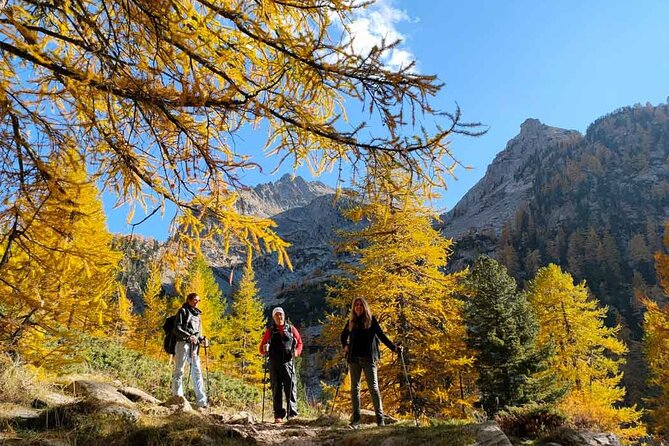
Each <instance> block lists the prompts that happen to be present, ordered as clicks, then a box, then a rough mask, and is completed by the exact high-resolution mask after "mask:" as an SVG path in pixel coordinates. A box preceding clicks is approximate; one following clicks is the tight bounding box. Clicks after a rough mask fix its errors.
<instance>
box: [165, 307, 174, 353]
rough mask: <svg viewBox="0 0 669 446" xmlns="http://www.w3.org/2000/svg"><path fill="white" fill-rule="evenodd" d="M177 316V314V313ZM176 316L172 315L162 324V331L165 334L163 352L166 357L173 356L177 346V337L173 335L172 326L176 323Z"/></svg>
mask: <svg viewBox="0 0 669 446" xmlns="http://www.w3.org/2000/svg"><path fill="white" fill-rule="evenodd" d="M177 314H178V313H177ZM176 320H177V315H176V314H175V315H173V316H170V317H168V318H167V319H165V323H164V324H163V331H164V332H165V338H164V339H163V350H165V353H167V354H168V355H173V354H174V349H175V347H176V345H177V337H176V335H175V334H174V324H175V323H176Z"/></svg>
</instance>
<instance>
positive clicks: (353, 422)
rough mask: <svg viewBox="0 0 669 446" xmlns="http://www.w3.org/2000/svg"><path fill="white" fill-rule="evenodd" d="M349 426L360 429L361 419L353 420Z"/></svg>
mask: <svg viewBox="0 0 669 446" xmlns="http://www.w3.org/2000/svg"><path fill="white" fill-rule="evenodd" d="M348 426H349V427H350V428H351V429H359V428H360V421H351V422H350V423H349V424H348Z"/></svg>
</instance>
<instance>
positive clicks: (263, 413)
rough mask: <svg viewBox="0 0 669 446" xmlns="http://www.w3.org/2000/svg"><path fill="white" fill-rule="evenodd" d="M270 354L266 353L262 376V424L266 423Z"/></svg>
mask: <svg viewBox="0 0 669 446" xmlns="http://www.w3.org/2000/svg"><path fill="white" fill-rule="evenodd" d="M268 356H269V355H268V354H267V353H265V361H264V364H263V369H264V371H263V376H262V415H261V417H260V422H261V423H264V422H265V387H267V358H268Z"/></svg>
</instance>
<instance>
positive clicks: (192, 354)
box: [184, 341, 195, 395]
mask: <svg viewBox="0 0 669 446" xmlns="http://www.w3.org/2000/svg"><path fill="white" fill-rule="evenodd" d="M188 345H190V361H187V362H188V376H187V377H186V387H185V388H184V395H185V394H186V391H187V390H188V386H190V375H191V374H192V373H193V360H194V359H195V344H193V343H192V342H190V341H188Z"/></svg>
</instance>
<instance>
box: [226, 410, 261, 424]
mask: <svg viewBox="0 0 669 446" xmlns="http://www.w3.org/2000/svg"><path fill="white" fill-rule="evenodd" d="M227 423H228V424H255V423H256V418H255V417H254V416H253V415H252V414H250V413H248V412H239V413H237V414H235V415H233V416H232V418H230V419H229V420H228V421H227Z"/></svg>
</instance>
